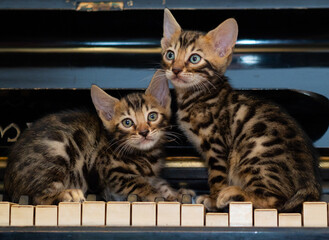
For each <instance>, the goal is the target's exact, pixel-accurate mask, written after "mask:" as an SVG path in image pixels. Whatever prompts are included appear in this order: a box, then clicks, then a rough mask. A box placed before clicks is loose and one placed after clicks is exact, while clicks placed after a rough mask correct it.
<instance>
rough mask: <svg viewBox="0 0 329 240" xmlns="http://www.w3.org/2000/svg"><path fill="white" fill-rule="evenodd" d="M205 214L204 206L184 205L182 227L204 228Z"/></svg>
mask: <svg viewBox="0 0 329 240" xmlns="http://www.w3.org/2000/svg"><path fill="white" fill-rule="evenodd" d="M204 213H205V210H204V205H203V204H182V205H181V225H182V226H184V227H200V226H204V217H205V216H204Z"/></svg>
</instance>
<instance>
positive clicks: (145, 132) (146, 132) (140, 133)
mask: <svg viewBox="0 0 329 240" xmlns="http://www.w3.org/2000/svg"><path fill="white" fill-rule="evenodd" d="M149 132H150V131H149V130H147V129H146V130H143V131H140V132H139V135H142V136H143V137H147V134H149Z"/></svg>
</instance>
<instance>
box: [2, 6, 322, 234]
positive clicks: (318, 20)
mask: <svg viewBox="0 0 329 240" xmlns="http://www.w3.org/2000/svg"><path fill="white" fill-rule="evenodd" d="M165 7H167V8H170V9H171V10H172V12H173V14H174V15H175V18H176V19H177V20H178V22H179V23H180V24H181V26H182V27H183V28H184V29H192V30H193V29H195V30H201V31H208V30H210V29H213V28H214V27H216V26H217V25H218V24H219V23H221V22H222V21H223V20H225V19H227V18H229V17H234V18H235V19H236V20H237V21H238V24H239V40H238V42H237V45H236V49H235V55H234V57H233V61H232V64H231V66H230V67H229V69H228V71H227V76H229V77H230V79H231V82H232V84H233V86H234V87H235V88H237V89H239V91H244V92H248V93H250V94H254V95H256V96H259V97H262V98H265V99H270V100H273V101H274V102H277V103H278V104H280V105H282V106H283V107H284V108H286V110H287V111H288V112H289V113H290V114H291V115H292V116H293V117H295V118H296V119H297V121H298V122H299V123H300V124H301V126H302V127H303V128H304V130H305V131H306V132H307V134H308V135H309V136H310V138H311V139H312V141H313V142H314V145H315V146H316V147H317V149H318V151H319V153H320V167H321V174H322V179H323V200H324V201H329V197H328V196H329V132H328V131H327V128H328V125H329V101H328V98H329V86H328V81H329V18H328V13H329V3H328V2H327V1H325V0H316V1H306V0H298V1H297V0H285V1H284V0H278V1H261V0H255V1H229V0H224V1H217V0H216V1H209V0H206V1H195V0H182V1H171V0H162V1H147V0H125V1H117V2H110V1H98V0H88V2H81V1H77V0H50V1H42V0H29V1H23V0H2V1H0V20H1V23H2V24H1V25H2V27H1V34H0V36H1V37H0V109H1V114H0V180H1V184H0V190H1V192H3V182H2V180H3V174H4V171H5V166H6V158H7V154H8V149H9V147H10V146H11V145H12V144H13V143H14V142H15V141H16V140H17V139H18V138H19V136H20V134H21V132H22V131H23V130H24V129H25V128H27V127H28V125H29V123H32V122H33V121H34V120H36V119H38V118H39V117H41V116H43V115H45V114H48V113H52V112H56V111H59V110H62V109H69V108H76V107H81V106H84V107H87V108H92V106H91V101H90V93H89V89H90V86H91V84H97V85H98V86H100V87H102V88H104V89H106V90H107V91H108V92H109V93H111V94H113V95H114V96H117V97H120V96H122V95H124V94H127V93H129V92H132V91H141V90H143V89H145V88H146V87H147V85H148V83H149V81H150V80H151V77H152V75H153V73H154V71H155V69H156V68H158V67H159V63H160V38H161V36H162V23H163V9H164V8H165ZM173 94H174V93H173ZM172 107H173V110H174V109H175V103H173V106H172ZM173 121H174V120H173ZM167 152H168V157H167V162H166V168H165V169H164V171H163V176H164V177H165V178H166V179H168V181H169V182H170V183H171V184H172V185H173V186H175V187H190V188H193V189H195V190H196V191H197V192H198V193H200V194H201V193H206V192H207V191H208V189H207V170H206V168H205V166H204V164H203V162H202V160H201V159H200V158H199V156H198V154H197V153H196V152H195V151H194V150H193V148H192V147H191V145H190V144H189V143H188V142H187V141H186V139H185V138H184V137H181V138H180V139H179V140H178V141H177V142H171V143H168V145H167ZM328 233H329V229H328V228H327V227H322V228H277V227H276V228H260V227H249V228H245V227H235V228H232V227H231V228H230V227H224V228H219V227H213V228H206V227H41V228H39V227H0V237H1V239H14V238H24V239H32V238H33V239H46V238H47V239H63V238H70V239H91V238H98V239H116V238H119V239H124V238H136V239H154V238H157V239H172V238H177V239H201V238H202V239H217V238H220V237H223V238H225V239H249V238H254V239H263V238H268V239H274V238H289V239H324V238H329V237H327V236H329V235H328Z"/></svg>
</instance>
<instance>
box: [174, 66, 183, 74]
mask: <svg viewBox="0 0 329 240" xmlns="http://www.w3.org/2000/svg"><path fill="white" fill-rule="evenodd" d="M172 71H173V73H175V74H176V75H178V74H179V73H180V72H181V71H182V69H180V68H173V69H172Z"/></svg>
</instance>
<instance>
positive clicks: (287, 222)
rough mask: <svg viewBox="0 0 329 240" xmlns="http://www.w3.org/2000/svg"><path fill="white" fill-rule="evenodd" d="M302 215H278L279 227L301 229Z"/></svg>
mask: <svg viewBox="0 0 329 240" xmlns="http://www.w3.org/2000/svg"><path fill="white" fill-rule="evenodd" d="M301 226H302V215H301V214H300V213H279V227H301Z"/></svg>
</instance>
